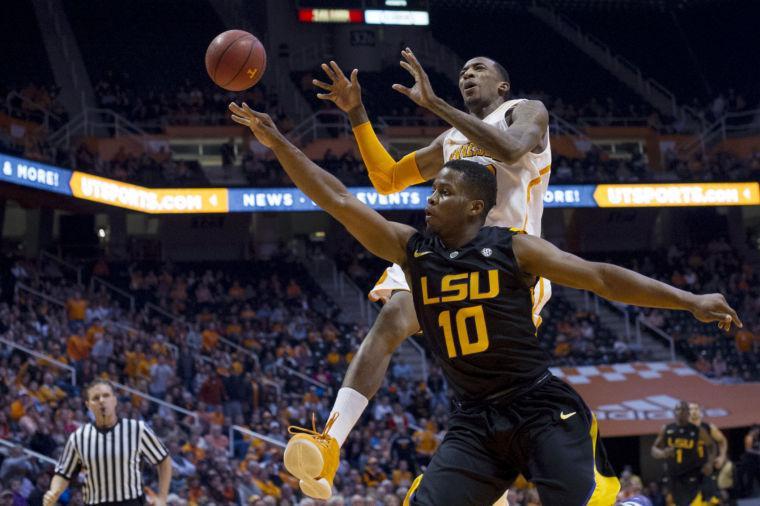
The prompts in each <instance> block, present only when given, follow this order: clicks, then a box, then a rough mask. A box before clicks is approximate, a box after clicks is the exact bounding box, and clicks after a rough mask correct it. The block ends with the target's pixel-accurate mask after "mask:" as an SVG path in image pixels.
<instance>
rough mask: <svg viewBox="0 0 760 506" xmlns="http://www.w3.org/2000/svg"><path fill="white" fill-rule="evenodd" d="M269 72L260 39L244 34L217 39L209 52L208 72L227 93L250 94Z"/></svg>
mask: <svg viewBox="0 0 760 506" xmlns="http://www.w3.org/2000/svg"><path fill="white" fill-rule="evenodd" d="M266 68H267V53H266V51H265V50H264V46H262V45H261V42H260V41H259V39H257V38H256V37H255V36H253V35H251V34H250V33H248V32H245V31H243V30H228V31H226V32H223V33H220V34H219V35H217V36H216V37H215V38H214V40H212V41H211V44H209V46H208V49H207V50H206V72H208V75H209V77H211V80H212V81H214V82H215V83H216V84H217V85H219V86H221V87H222V88H224V89H225V90H229V91H243V90H247V89H248V88H250V87H251V86H253V85H254V84H256V83H257V82H259V79H261V76H263V75H264V71H265V70H266Z"/></svg>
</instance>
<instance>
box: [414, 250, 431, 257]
mask: <svg viewBox="0 0 760 506" xmlns="http://www.w3.org/2000/svg"><path fill="white" fill-rule="evenodd" d="M428 253H432V251H417V250H414V258H419V257H424V256H425V255H427V254H428Z"/></svg>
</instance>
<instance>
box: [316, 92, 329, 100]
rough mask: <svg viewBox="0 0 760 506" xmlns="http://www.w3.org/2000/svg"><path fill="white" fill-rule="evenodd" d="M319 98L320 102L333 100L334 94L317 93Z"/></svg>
mask: <svg viewBox="0 0 760 506" xmlns="http://www.w3.org/2000/svg"><path fill="white" fill-rule="evenodd" d="M317 98H318V99H320V100H332V98H333V94H332V93H317Z"/></svg>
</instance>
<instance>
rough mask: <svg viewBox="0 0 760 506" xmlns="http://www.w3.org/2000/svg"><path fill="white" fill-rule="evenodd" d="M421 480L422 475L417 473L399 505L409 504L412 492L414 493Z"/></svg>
mask: <svg viewBox="0 0 760 506" xmlns="http://www.w3.org/2000/svg"><path fill="white" fill-rule="evenodd" d="M421 482H422V475H419V476H417V477H416V478H415V479H414V481H413V482H412V486H411V487H409V491H408V492H407V493H406V497H404V502H403V503H401V506H409V504H410V503H409V501H410V500H411V499H412V494H414V492H415V490H417V489H418V488H419V486H420V483H421Z"/></svg>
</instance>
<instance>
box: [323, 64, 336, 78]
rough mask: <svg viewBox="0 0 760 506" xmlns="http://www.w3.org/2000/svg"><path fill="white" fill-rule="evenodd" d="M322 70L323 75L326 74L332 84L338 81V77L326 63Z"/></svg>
mask: <svg viewBox="0 0 760 506" xmlns="http://www.w3.org/2000/svg"><path fill="white" fill-rule="evenodd" d="M322 70H324V71H325V74H327V77H329V78H330V79H332V80H333V82H335V81H337V80H338V76H336V75H335V72H334V71H333V69H331V68H330V66H329V65H327V64H326V63H323V64H322Z"/></svg>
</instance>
